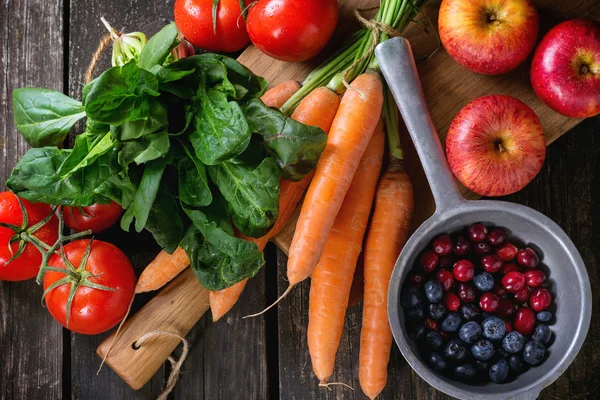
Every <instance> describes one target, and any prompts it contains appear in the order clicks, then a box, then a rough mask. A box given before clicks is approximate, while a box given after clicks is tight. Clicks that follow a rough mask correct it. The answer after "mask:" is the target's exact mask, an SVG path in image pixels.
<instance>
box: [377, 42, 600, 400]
mask: <svg viewBox="0 0 600 400" xmlns="http://www.w3.org/2000/svg"><path fill="white" fill-rule="evenodd" d="M375 54H376V57H377V61H378V62H379V65H380V67H381V71H382V72H383V76H384V77H385V79H386V81H387V83H388V85H389V87H390V89H391V91H392V94H393V96H394V98H395V100H396V103H397V104H398V107H399V109H400V112H401V114H402V117H403V119H404V122H405V123H406V126H407V128H408V131H409V133H410V136H411V138H412V140H413V142H414V145H415V147H416V150H417V153H418V155H419V158H420V160H421V163H422V164H423V169H424V170H425V174H426V175H427V180H428V182H429V185H430V187H431V191H432V193H433V197H434V199H435V203H436V211H435V213H434V214H433V216H432V217H431V218H429V219H428V220H427V221H425V222H424V223H423V224H422V225H421V226H420V227H419V228H418V229H417V230H416V231H415V233H414V234H413V235H412V237H411V238H410V239H409V240H408V242H407V243H406V246H405V247H404V249H403V251H402V254H401V255H400V257H399V258H398V261H397V262H396V266H395V268H394V272H393V274H392V278H391V281H390V286H389V296H388V315H389V319H390V324H391V327H392V331H393V334H394V338H395V340H396V343H397V344H398V347H399V348H400V350H401V352H402V354H403V355H404V357H405V358H406V360H407V361H408V363H409V364H410V366H411V367H412V368H413V369H414V370H415V371H416V372H417V373H418V374H419V375H420V376H421V377H422V378H423V379H425V380H426V381H427V382H428V383H429V384H431V385H432V386H434V387H435V388H437V389H438V390H441V391H442V392H444V393H447V394H449V395H451V396H454V397H458V398H461V399H469V400H473V399H486V400H493V399H506V398H512V399H535V398H537V397H538V395H539V393H540V391H541V390H542V389H543V388H544V387H546V386H548V385H550V384H551V383H552V382H554V381H555V380H556V379H558V377H559V376H560V375H561V374H562V373H563V372H564V371H565V370H566V369H567V368H568V366H569V365H570V364H571V362H572V361H573V359H574V358H575V356H576V355H577V352H578V351H579V349H580V348H581V346H582V344H583V342H584V339H585V336H586V334H587V331H588V328H589V325H590V317H591V313H592V294H591V289H590V283H589V278H588V274H587V271H586V269H585V266H584V264H583V260H582V259H581V256H580V255H579V253H578V252H577V249H576V248H575V246H574V245H573V242H571V240H570V239H569V238H568V237H567V235H566V234H565V233H564V232H563V230H562V229H561V228H560V227H559V226H558V225H557V224H556V223H554V222H553V221H551V220H550V219H549V218H547V217H546V216H544V215H543V214H541V213H539V212H537V211H535V210H533V209H530V208H528V207H525V206H522V205H519V204H513V203H508V202H502V201H489V200H478V201H467V200H465V199H464V198H463V197H462V196H461V195H460V192H459V190H458V187H457V185H456V182H455V181H454V178H453V176H452V174H451V172H450V169H449V167H448V163H447V161H446V157H445V154H444V151H443V149H442V146H441V144H440V140H439V138H438V135H437V133H436V130H435V127H434V125H433V122H432V121H431V117H430V115H429V111H428V110H427V104H426V102H425V97H424V95H423V90H422V88H421V83H420V81H419V76H418V72H417V68H416V65H415V61H414V58H413V54H412V50H411V48H410V44H409V43H408V41H407V40H406V39H404V38H401V37H398V38H394V39H390V40H387V41H385V42H384V43H382V44H380V45H379V46H378V47H377V49H376V51H375ZM448 101H451V99H450V98H449V99H448ZM474 222H483V223H484V224H485V225H487V226H502V227H504V228H506V229H507V230H508V231H509V233H510V234H511V240H513V241H514V242H516V243H518V244H521V245H529V246H533V247H534V248H535V249H536V250H539V254H540V255H541V257H540V259H541V264H542V267H541V268H542V269H544V270H545V272H546V273H547V275H548V277H549V279H550V282H551V287H550V291H551V293H552V294H553V298H554V302H555V305H556V310H555V311H556V322H555V323H554V325H553V326H552V330H553V332H554V343H553V344H552V346H551V347H550V348H549V351H548V355H547V358H546V360H545V361H544V363H543V364H541V365H540V366H538V367H534V368H530V369H529V370H528V371H527V372H525V373H524V374H522V375H519V377H518V378H517V379H515V380H513V381H511V382H509V383H505V384H494V383H487V384H481V385H468V384H464V383H461V382H458V381H454V380H452V379H449V378H446V377H444V376H442V375H439V374H437V373H435V372H434V371H433V370H431V369H430V368H429V367H428V366H427V365H426V364H425V363H424V362H423V360H422V359H421V357H420V355H419V353H418V352H417V350H416V345H415V343H414V341H413V340H412V339H410V338H409V336H408V334H407V332H406V329H405V315H404V312H403V310H402V307H401V306H400V291H401V289H402V284H403V282H404V280H405V279H406V277H407V275H408V272H409V271H410V270H411V268H412V267H413V265H415V261H416V260H417V257H418V256H419V254H420V253H421V251H422V250H423V249H424V248H425V247H426V246H427V245H428V244H429V243H430V242H431V240H432V239H433V238H434V237H435V236H437V235H439V234H440V233H443V232H446V233H450V232H454V231H457V230H460V229H462V228H464V227H465V226H467V225H469V224H472V223H474Z"/></svg>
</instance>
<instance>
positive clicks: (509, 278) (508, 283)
mask: <svg viewBox="0 0 600 400" xmlns="http://www.w3.org/2000/svg"><path fill="white" fill-rule="evenodd" d="M502 286H504V288H505V289H506V290H508V292H509V293H517V292H518V291H519V290H521V289H522V288H523V287H524V286H525V275H523V274H522V273H520V272H517V271H512V272H509V273H508V274H506V275H504V277H502Z"/></svg>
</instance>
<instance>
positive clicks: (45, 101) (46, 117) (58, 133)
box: [12, 88, 85, 147]
mask: <svg viewBox="0 0 600 400" xmlns="http://www.w3.org/2000/svg"><path fill="white" fill-rule="evenodd" d="M12 103H13V113H14V116H15V125H16V126H17V130H18V131H19V132H20V133H21V135H23V137H24V138H25V140H27V143H29V144H30V145H31V146H33V147H43V146H59V145H61V144H62V142H64V140H65V138H66V137H67V135H68V134H69V131H70V130H71V128H72V127H73V125H74V124H75V123H76V122H77V121H79V120H80V119H81V118H83V117H84V116H85V111H84V109H83V106H82V105H81V103H80V102H78V101H77V100H74V99H72V98H70V97H68V96H65V95H64V94H62V93H60V92H57V91H55V90H49V89H36V88H20V89H15V90H13V98H12Z"/></svg>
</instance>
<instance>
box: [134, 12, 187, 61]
mask: <svg viewBox="0 0 600 400" xmlns="http://www.w3.org/2000/svg"><path fill="white" fill-rule="evenodd" d="M178 35H179V30H178V29H177V27H176V26H175V23H174V22H171V23H170V24H169V25H167V26H165V27H164V28H162V29H161V30H160V31H159V32H158V33H157V34H156V35H154V36H152V37H151V38H150V40H148V43H146V45H145V46H144V48H143V49H142V52H141V54H140V61H139V62H138V66H139V67H140V68H143V69H146V70H150V69H152V68H153V67H154V66H155V65H162V63H164V62H165V60H166V59H167V57H168V56H169V53H171V50H173V49H174V48H175V47H176V46H177V45H178V44H179V39H178V38H177V36H178Z"/></svg>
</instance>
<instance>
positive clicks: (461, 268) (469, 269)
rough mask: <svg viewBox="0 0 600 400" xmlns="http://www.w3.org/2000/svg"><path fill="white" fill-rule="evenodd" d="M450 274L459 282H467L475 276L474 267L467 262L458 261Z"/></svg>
mask: <svg viewBox="0 0 600 400" xmlns="http://www.w3.org/2000/svg"><path fill="white" fill-rule="evenodd" d="M452 274H453V275H454V278H456V280H457V281H459V282H469V281H470V280H472V279H473V276H475V266H474V265H473V263H472V262H471V261H469V260H465V259H463V260H458V261H457V262H456V263H455V264H454V267H453V268H452Z"/></svg>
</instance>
